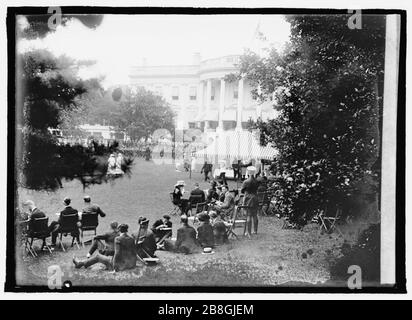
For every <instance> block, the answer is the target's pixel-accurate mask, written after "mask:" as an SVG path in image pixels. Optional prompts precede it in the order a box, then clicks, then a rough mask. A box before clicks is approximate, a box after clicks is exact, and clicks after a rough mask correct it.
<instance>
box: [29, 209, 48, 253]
mask: <svg viewBox="0 0 412 320" xmlns="http://www.w3.org/2000/svg"><path fill="white" fill-rule="evenodd" d="M48 225H49V218H47V217H44V218H37V219H34V220H31V221H30V222H29V229H28V233H27V238H26V241H27V244H28V246H29V252H30V250H31V251H32V252H33V253H34V254H35V256H37V253H36V250H34V248H33V242H34V240H42V241H43V243H42V246H41V249H40V250H43V248H44V247H46V249H47V250H48V251H49V252H50V253H52V250H51V248H50V246H49V245H48V244H47V242H46V240H47V238H48V237H50V236H51V234H50V231H49V227H48Z"/></svg>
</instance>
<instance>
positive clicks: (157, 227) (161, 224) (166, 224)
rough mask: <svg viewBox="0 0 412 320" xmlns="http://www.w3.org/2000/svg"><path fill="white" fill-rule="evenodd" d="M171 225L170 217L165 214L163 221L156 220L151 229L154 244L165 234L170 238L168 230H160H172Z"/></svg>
mask: <svg viewBox="0 0 412 320" xmlns="http://www.w3.org/2000/svg"><path fill="white" fill-rule="evenodd" d="M172 225H173V224H172V221H170V216H169V215H168V214H165V215H164V216H163V219H159V220H156V221H155V222H154V223H153V225H152V228H151V229H152V232H153V234H154V236H155V239H156V243H157V242H158V241H159V240H160V239H162V238H163V237H164V236H166V235H167V234H170V237H171V236H172V232H171V231H170V230H162V229H164V228H172Z"/></svg>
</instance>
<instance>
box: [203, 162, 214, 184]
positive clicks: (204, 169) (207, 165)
mask: <svg viewBox="0 0 412 320" xmlns="http://www.w3.org/2000/svg"><path fill="white" fill-rule="evenodd" d="M210 171H212V168H211V167H210V165H209V164H208V163H207V160H205V163H204V164H203V167H202V169H201V170H200V173H201V174H202V173H204V174H205V181H207V180H208V179H209V180H210V178H209V172H210Z"/></svg>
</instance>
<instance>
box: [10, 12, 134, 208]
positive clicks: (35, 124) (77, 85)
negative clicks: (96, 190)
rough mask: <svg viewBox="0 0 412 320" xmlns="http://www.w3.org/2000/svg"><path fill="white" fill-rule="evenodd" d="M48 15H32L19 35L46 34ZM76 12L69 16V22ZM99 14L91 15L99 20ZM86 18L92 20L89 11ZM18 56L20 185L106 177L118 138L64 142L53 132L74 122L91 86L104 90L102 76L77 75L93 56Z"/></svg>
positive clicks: (43, 186) (44, 186) (50, 185)
mask: <svg viewBox="0 0 412 320" xmlns="http://www.w3.org/2000/svg"><path fill="white" fill-rule="evenodd" d="M48 17H49V15H40V16H27V17H26V19H27V21H28V26H27V27H26V28H24V29H21V28H20V29H18V34H19V36H20V37H24V38H36V37H44V36H45V35H46V34H47V33H48V32H51V30H49V29H48V27H47V20H48ZM72 18H73V17H69V16H66V17H65V18H64V19H63V22H64V23H65V22H67V21H68V20H70V19H72ZM95 18H96V17H92V19H91V21H95V22H96V21H97V20H94V19H95ZM82 19H83V20H84V21H88V18H87V17H81V19H80V20H82ZM98 20H99V19H98ZM100 21H101V19H100ZM89 22H90V21H89ZM96 25H97V22H96V23H95V24H93V23H92V24H91V25H90V26H96ZM16 60H17V68H16V70H17V71H16V113H15V114H16V123H17V130H16V172H15V176H16V178H17V179H16V182H17V183H16V185H15V188H16V189H15V190H16V191H17V186H22V187H25V188H29V189H35V190H55V189H56V188H58V187H61V186H62V179H79V180H80V181H81V182H82V183H83V185H84V186H87V185H89V184H94V183H101V182H103V181H106V180H107V178H106V175H105V173H106V170H107V168H106V158H107V157H108V153H110V152H113V151H115V150H116V148H117V144H114V145H111V146H99V145H96V144H94V145H92V146H90V147H84V146H80V145H75V146H70V145H66V146H62V145H60V144H59V143H58V141H57V139H56V138H55V137H54V136H53V135H52V134H51V133H50V132H49V129H50V128H59V127H61V126H64V123H66V124H67V123H68V122H70V119H71V116H72V115H73V112H76V111H78V110H79V107H80V106H81V105H82V104H81V103H80V102H81V101H82V100H84V96H85V94H86V93H87V92H92V91H98V90H99V87H100V86H99V80H98V79H93V80H89V81H83V80H81V79H79V77H78V76H77V72H78V69H79V67H81V66H84V65H85V64H91V63H92V62H91V61H75V60H73V59H70V58H68V57H65V56H61V57H55V56H53V55H52V54H51V53H50V52H48V51H46V50H32V51H29V52H26V53H23V54H17V57H16ZM96 151H99V152H96ZM97 153H98V154H97ZM130 165H131V160H127V161H126V163H125V168H124V171H126V172H128V171H129V169H130ZM16 194H17V193H16ZM16 199H17V198H16ZM16 201H17V200H16Z"/></svg>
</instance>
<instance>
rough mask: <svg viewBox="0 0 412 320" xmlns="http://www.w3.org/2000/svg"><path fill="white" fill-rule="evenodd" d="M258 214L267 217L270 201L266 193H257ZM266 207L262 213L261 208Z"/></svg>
mask: <svg viewBox="0 0 412 320" xmlns="http://www.w3.org/2000/svg"><path fill="white" fill-rule="evenodd" d="M257 197H258V205H259V207H258V213H260V214H265V215H266V216H267V210H268V209H269V204H270V199H269V196H268V193H267V192H258V193H257ZM264 206H266V210H265V211H263V207H264Z"/></svg>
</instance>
